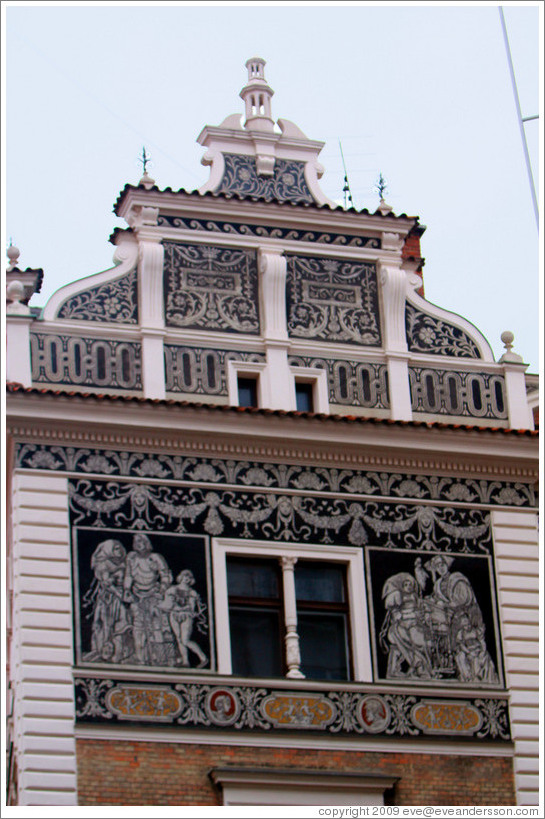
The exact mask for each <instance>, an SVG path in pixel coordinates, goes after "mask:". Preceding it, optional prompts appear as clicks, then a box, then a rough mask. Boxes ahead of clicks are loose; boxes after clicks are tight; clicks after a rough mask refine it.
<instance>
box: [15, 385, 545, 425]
mask: <svg viewBox="0 0 545 819" xmlns="http://www.w3.org/2000/svg"><path fill="white" fill-rule="evenodd" d="M6 390H7V392H8V393H22V394H26V395H47V396H58V397H63V396H64V397H65V398H80V399H84V400H95V401H96V400H100V401H121V402H124V403H135V402H136V403H139V404H154V405H158V406H176V407H188V408H189V409H205V410H209V411H210V412H231V413H232V412H238V413H246V414H248V415H266V416H274V417H277V418H280V417H284V416H287V417H288V418H299V417H301V418H312V419H316V420H318V421H333V422H336V423H357V424H379V425H386V426H397V427H420V428H422V427H424V428H427V429H448V430H464V431H466V432H483V433H488V434H501V435H525V436H529V437H537V436H538V435H539V431H538V430H533V429H511V428H509V427H489V426H478V425H477V424H448V423H444V422H441V421H399V420H395V419H392V418H376V417H373V416H365V415H333V414H332V415H329V414H327V413H317V412H298V411H296V410H280V409H266V408H262V407H239V406H232V405H230V404H208V403H206V402H204V401H177V400H175V399H172V398H164V399H161V398H144V397H143V396H140V395H120V394H112V393H94V392H79V391H77V390H55V389H52V388H51V387H24V386H23V385H22V384H18V383H16V382H13V381H10V382H8V383H7V384H6Z"/></svg>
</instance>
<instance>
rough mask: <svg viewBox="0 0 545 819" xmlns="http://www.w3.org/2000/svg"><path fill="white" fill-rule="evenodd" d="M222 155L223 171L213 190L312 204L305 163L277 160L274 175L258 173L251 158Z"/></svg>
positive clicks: (269, 199) (266, 199) (257, 197)
mask: <svg viewBox="0 0 545 819" xmlns="http://www.w3.org/2000/svg"><path fill="white" fill-rule="evenodd" d="M223 158H224V160H225V170H224V173H223V178H222V180H221V182H220V184H219V187H218V189H217V191H216V193H226V194H233V193H237V194H239V195H240V196H252V197H255V198H256V199H264V200H265V201H267V202H271V201H276V202H295V203H298V204H299V203H308V204H312V203H314V199H313V197H312V194H311V192H310V190H309V187H308V185H307V183H306V180H305V163H304V162H296V161H289V162H288V161H287V160H285V159H277V160H276V161H275V163H274V174H273V176H259V175H258V173H257V167H256V160H255V158H254V157H251V156H243V155H241V154H228V153H224V154H223Z"/></svg>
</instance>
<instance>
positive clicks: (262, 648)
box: [229, 606, 283, 677]
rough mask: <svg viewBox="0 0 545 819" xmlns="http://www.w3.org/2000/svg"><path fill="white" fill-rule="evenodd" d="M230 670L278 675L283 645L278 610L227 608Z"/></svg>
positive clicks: (270, 675)
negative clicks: (229, 632) (229, 631)
mask: <svg viewBox="0 0 545 819" xmlns="http://www.w3.org/2000/svg"><path fill="white" fill-rule="evenodd" d="M229 625H230V630H231V662H232V668H233V674H239V675H240V676H242V677H281V676H282V673H283V671H282V648H281V640H280V624H279V619H278V612H277V611H269V610H267V609H252V608H249V607H248V608H242V609H240V608H237V607H235V606H233V607H231V608H230V609H229Z"/></svg>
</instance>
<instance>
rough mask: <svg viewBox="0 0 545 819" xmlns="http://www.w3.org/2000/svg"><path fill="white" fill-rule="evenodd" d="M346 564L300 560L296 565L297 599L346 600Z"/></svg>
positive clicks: (331, 601) (324, 601)
mask: <svg viewBox="0 0 545 819" xmlns="http://www.w3.org/2000/svg"><path fill="white" fill-rule="evenodd" d="M344 571H345V570H344V566H341V565H335V564H334V563H333V564H332V563H327V564H324V563H312V562H310V561H305V562H299V563H297V565H296V566H295V597H296V598H297V600H312V601H315V602H317V601H321V602H323V603H326V602H327V603H343V602H344V599H345V597H344Z"/></svg>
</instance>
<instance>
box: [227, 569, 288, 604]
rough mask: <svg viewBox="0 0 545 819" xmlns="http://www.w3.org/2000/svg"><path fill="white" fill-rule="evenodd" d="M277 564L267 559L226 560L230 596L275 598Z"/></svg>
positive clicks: (277, 585)
mask: <svg viewBox="0 0 545 819" xmlns="http://www.w3.org/2000/svg"><path fill="white" fill-rule="evenodd" d="M279 571H280V569H279V566H278V563H277V562H276V561H269V560H228V561H227V589H228V593H229V596H230V597H264V598H267V599H270V598H272V599H277V598H278V597H279V596H280V594H279V591H280V590H279V583H278V575H279Z"/></svg>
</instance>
